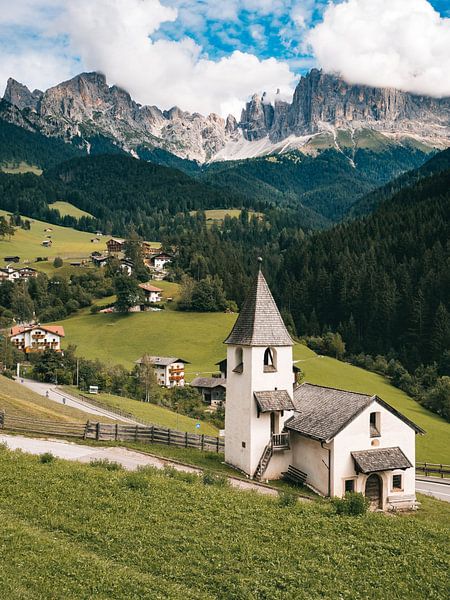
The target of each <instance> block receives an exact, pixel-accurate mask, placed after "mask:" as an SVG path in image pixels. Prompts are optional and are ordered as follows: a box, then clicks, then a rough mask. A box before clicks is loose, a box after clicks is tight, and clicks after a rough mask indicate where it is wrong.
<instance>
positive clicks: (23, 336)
mask: <svg viewBox="0 0 450 600" xmlns="http://www.w3.org/2000/svg"><path fill="white" fill-rule="evenodd" d="M63 337H64V327H62V326H61V325H16V326H15V327H12V328H11V331H10V340H11V342H12V343H13V344H14V346H15V347H16V348H17V349H18V350H22V352H25V353H26V354H29V353H30V352H43V351H44V350H46V349H48V348H49V349H51V350H55V351H56V352H61V338H63Z"/></svg>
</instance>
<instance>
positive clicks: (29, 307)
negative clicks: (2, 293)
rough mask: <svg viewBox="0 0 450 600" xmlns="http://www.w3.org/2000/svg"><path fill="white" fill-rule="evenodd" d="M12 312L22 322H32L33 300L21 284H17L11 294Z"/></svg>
mask: <svg viewBox="0 0 450 600" xmlns="http://www.w3.org/2000/svg"><path fill="white" fill-rule="evenodd" d="M11 310H12V311H13V313H14V315H15V316H16V318H17V319H18V320H19V321H21V322H27V321H31V320H32V318H33V314H34V304H33V300H32V299H31V297H30V294H29V293H28V290H27V288H26V287H25V286H24V285H22V284H21V283H16V284H15V286H14V288H13V291H12V294H11Z"/></svg>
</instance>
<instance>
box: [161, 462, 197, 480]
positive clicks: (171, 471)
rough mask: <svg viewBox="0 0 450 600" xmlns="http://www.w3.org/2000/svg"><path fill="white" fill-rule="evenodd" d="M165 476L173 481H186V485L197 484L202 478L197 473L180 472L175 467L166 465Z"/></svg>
mask: <svg viewBox="0 0 450 600" xmlns="http://www.w3.org/2000/svg"><path fill="white" fill-rule="evenodd" d="M164 475H166V477H170V478H171V479H177V480H178V481H184V482H185V483H197V482H198V481H199V480H200V476H199V475H198V474H197V473H189V472H187V471H179V470H178V469H175V467H171V466H169V465H166V466H165V467H164Z"/></svg>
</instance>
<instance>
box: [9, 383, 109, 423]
mask: <svg viewBox="0 0 450 600" xmlns="http://www.w3.org/2000/svg"><path fill="white" fill-rule="evenodd" d="M0 410H3V411H5V412H6V413H7V414H15V415H18V416H21V417H34V418H36V419H42V420H44V421H45V420H49V421H61V422H64V421H65V422H71V423H72V422H75V421H79V422H82V423H85V422H86V421H87V420H88V419H91V420H93V421H98V415H97V416H95V415H89V414H88V413H85V412H83V411H81V410H78V409H76V408H72V407H70V406H65V405H63V404H58V403H57V402H53V401H52V400H48V399H47V398H45V396H40V395H39V394H36V393H35V392H33V391H32V390H29V389H28V388H26V387H24V386H23V385H20V384H19V383H16V382H15V381H12V380H11V379H7V378H6V377H3V376H2V375H0ZM107 420H108V421H109V420H110V419H107Z"/></svg>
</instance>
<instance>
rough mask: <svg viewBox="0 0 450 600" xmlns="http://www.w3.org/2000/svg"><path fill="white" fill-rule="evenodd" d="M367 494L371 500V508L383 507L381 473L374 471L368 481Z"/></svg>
mask: <svg viewBox="0 0 450 600" xmlns="http://www.w3.org/2000/svg"><path fill="white" fill-rule="evenodd" d="M366 496H367V498H369V500H370V509H371V510H376V509H377V508H382V483H381V478H380V476H379V475H376V474H375V473H372V475H370V476H369V477H368V478H367V481H366Z"/></svg>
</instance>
